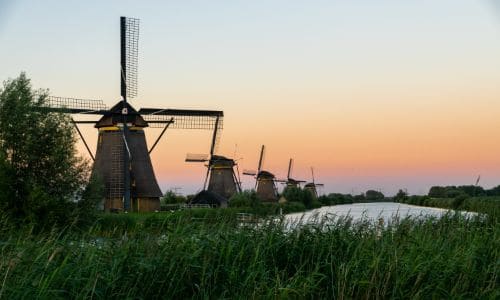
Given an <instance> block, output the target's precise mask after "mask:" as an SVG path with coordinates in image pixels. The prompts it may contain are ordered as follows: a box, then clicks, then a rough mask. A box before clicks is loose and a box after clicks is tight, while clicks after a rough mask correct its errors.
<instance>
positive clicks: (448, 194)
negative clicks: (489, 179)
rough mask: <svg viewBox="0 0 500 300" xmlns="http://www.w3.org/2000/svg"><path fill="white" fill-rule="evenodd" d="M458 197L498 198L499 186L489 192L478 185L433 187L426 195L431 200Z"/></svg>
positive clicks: (499, 193) (499, 194)
mask: <svg viewBox="0 0 500 300" xmlns="http://www.w3.org/2000/svg"><path fill="white" fill-rule="evenodd" d="M460 195H465V196H469V197H480V196H481V197H484V196H500V185H498V186H496V187H494V188H491V189H489V190H488V189H484V188H483V187H481V186H478V185H460V186H454V185H449V186H433V187H431V188H430V189H429V193H428V196H429V197H433V198H456V197H458V196H460Z"/></svg>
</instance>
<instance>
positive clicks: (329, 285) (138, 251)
mask: <svg viewBox="0 0 500 300" xmlns="http://www.w3.org/2000/svg"><path fill="white" fill-rule="evenodd" d="M173 216H175V217H173ZM120 217H121V216H120ZM120 217H117V218H120ZM126 217H128V218H132V219H133V218H135V219H136V221H135V223H134V225H133V226H132V225H130V224H131V223H129V221H120V222H122V223H125V224H128V225H127V226H124V225H123V224H122V223H120V222H117V224H115V225H116V226H112V225H110V224H107V225H103V224H98V223H97V224H95V226H93V227H92V228H89V229H88V230H85V231H79V232H78V231H75V230H66V231H64V232H63V233H61V232H60V231H56V230H54V231H52V232H48V233H47V232H46V233H43V234H42V233H39V234H37V233H35V232H36V231H32V230H30V229H29V228H24V229H22V230H19V229H14V228H9V227H8V226H0V254H1V255H0V298H5V299H17V298H35V297H36V298H41V299H63V298H64V299H67V298H90V297H93V298H99V299H108V298H186V297H195V298H339V299H345V298H347V299H350V298H358V299H359V298H417V299H418V298H420V299H428V298H478V299H479V298H480V299H485V298H490V299H494V298H497V299H498V297H500V289H499V270H500V255H499V254H500V253H499V251H500V226H499V225H498V222H497V220H498V219H497V218H492V217H490V216H484V215H483V216H477V217H474V218H469V219H467V218H465V217H463V216H461V215H459V214H448V215H446V216H444V217H442V218H439V219H436V218H427V219H409V218H406V219H401V220H393V221H392V222H390V223H389V224H387V225H386V226H380V225H376V224H372V223H369V222H368V221H362V222H357V223H354V222H353V221H352V220H350V219H345V218H344V219H335V220H331V222H329V223H320V224H317V225H313V226H297V227H292V228H290V227H289V226H287V225H286V224H284V223H283V222H281V221H278V220H276V221H272V220H269V221H268V222H262V223H260V224H259V225H250V226H241V225H238V224H237V223H235V222H234V219H232V217H231V216H225V215H223V214H219V215H215V216H211V217H207V219H209V218H212V219H211V221H207V219H205V220H202V222H198V221H196V220H195V221H193V219H192V216H186V215H184V216H179V215H175V214H171V216H170V217H158V216H155V215H152V216H148V217H146V218H144V219H143V220H139V221H138V220H137V219H140V218H138V217H137V216H126ZM154 218H155V219H154ZM153 219H154V221H153ZM148 220H149V221H148ZM155 222H156V223H155ZM0 225H2V224H0Z"/></svg>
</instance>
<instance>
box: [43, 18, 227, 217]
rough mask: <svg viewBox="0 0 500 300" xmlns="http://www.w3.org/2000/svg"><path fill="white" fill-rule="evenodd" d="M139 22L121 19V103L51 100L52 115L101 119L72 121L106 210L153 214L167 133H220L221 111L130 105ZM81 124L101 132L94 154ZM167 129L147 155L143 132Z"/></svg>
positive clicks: (156, 203)
mask: <svg viewBox="0 0 500 300" xmlns="http://www.w3.org/2000/svg"><path fill="white" fill-rule="evenodd" d="M138 39H139V20H138V19H133V18H126V17H121V18H120V49H121V55H120V83H121V86H120V91H121V96H122V100H120V101H119V102H118V103H116V104H115V105H114V106H113V107H112V108H110V109H107V107H106V106H105V105H104V103H103V102H102V101H100V100H82V99H74V98H60V97H48V98H47V102H46V106H47V107H48V111H52V112H63V113H68V114H85V115H101V116H102V117H101V118H100V120H98V121H73V124H74V125H75V128H76V130H77V131H78V134H80V137H81V138H82V141H83V143H84V144H85V147H86V148H87V150H88V151H89V154H90V157H91V158H92V159H93V160H94V166H93V170H92V173H93V175H95V176H98V177H100V178H101V179H102V181H103V183H104V186H105V201H104V203H103V208H104V210H105V211H114V210H116V211H121V210H125V211H154V210H158V209H159V208H160V200H159V199H160V197H161V196H162V192H161V190H160V188H159V186H158V182H157V180H156V178H155V175H154V171H153V166H152V163H151V158H150V153H151V152H152V151H153V149H154V148H155V146H156V145H157V143H158V142H159V140H160V139H161V137H162V136H163V134H164V133H165V131H166V130H167V128H174V129H208V130H215V131H217V130H221V129H222V118H223V115H224V114H223V112H222V111H207V110H183V109H164V108H142V109H140V110H138V111H137V110H135V109H134V108H133V107H132V106H131V105H130V103H129V102H128V100H129V98H132V97H135V96H137V60H138ZM77 124H94V125H95V127H96V128H97V129H98V131H99V136H98V142H97V151H96V154H95V158H94V155H93V154H92V152H91V151H90V148H89V147H88V145H87V142H86V141H85V139H84V138H83V135H82V134H81V132H80V130H79V129H78V126H77ZM150 125H151V126H155V125H156V126H157V127H163V131H162V132H161V134H160V135H159V137H158V138H157V140H156V141H155V143H154V144H153V146H152V147H151V148H150V149H149V150H148V147H147V143H146V137H145V135H144V128H145V127H148V126H150Z"/></svg>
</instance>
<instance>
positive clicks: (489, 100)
mask: <svg viewBox="0 0 500 300" xmlns="http://www.w3.org/2000/svg"><path fill="white" fill-rule="evenodd" d="M373 2H375V1H318V2H314V4H313V3H312V2H308V1H252V2H248V1H220V2H217V3H215V2H212V1H210V2H202V1H199V2H198V1H194V2H189V3H188V2H187V1H169V2H167V3H164V2H163V1H148V2H141V3H139V2H137V3H136V2H132V1H106V3H101V2H99V1H85V2H61V1H43V3H42V1H28V0H21V1H9V0H7V1H5V2H1V3H0V44H1V45H2V47H0V79H2V80H7V79H8V78H14V77H16V76H18V75H19V74H20V72H22V71H25V72H26V73H27V76H28V77H29V78H31V80H32V83H33V86H34V87H35V88H49V89H50V93H51V94H52V95H55V96H63V97H74V98H83V99H103V100H104V102H105V103H106V104H107V105H108V106H112V105H114V104H115V103H116V102H117V101H118V100H120V97H119V72H118V70H119V23H118V20H119V17H120V16H121V15H125V16H130V17H137V18H139V19H140V20H141V25H140V26H141V27H140V41H139V95H138V97H137V98H134V99H131V100H130V102H131V104H132V105H133V106H134V107H135V108H136V109H139V108H141V107H161V108H190V109H216V110H223V111H224V114H225V117H224V130H223V132H222V139H221V143H220V146H219V152H218V153H220V154H222V155H226V156H229V157H232V158H235V159H237V160H238V165H239V170H240V172H241V171H242V170H243V169H256V168H257V162H258V156H259V151H260V147H261V145H266V148H267V149H266V151H267V152H266V158H265V163H264V169H266V170H268V171H270V172H272V173H274V174H276V175H277V177H278V178H284V177H286V171H287V165H288V160H289V158H294V161H295V166H294V170H293V171H294V172H293V177H294V178H297V179H303V180H307V181H310V180H311V175H310V168H311V167H314V170H315V175H316V181H317V182H319V183H324V184H325V187H324V188H323V193H329V192H341V193H362V192H365V191H366V190H368V189H375V190H380V191H382V192H384V193H385V194H386V195H388V196H390V195H394V194H395V193H396V192H397V191H398V189H407V190H408V192H409V193H411V194H424V193H427V191H428V190H429V188H430V187H431V186H433V185H466V184H474V183H475V181H476V179H477V177H478V176H479V175H481V181H480V183H479V184H480V185H482V186H484V187H486V188H491V187H493V186H496V185H500V139H499V138H498V137H499V136H500V120H499V118H498V112H499V111H500V9H499V7H500V5H495V3H494V1H465V0H464V1H456V0H455V1H452V0H447V1H439V3H438V1H405V2H404V3H403V2H395V1H377V3H376V4H375V3H373ZM94 119H97V117H95V118H94ZM82 131H83V133H84V135H85V137H86V139H87V140H88V142H89V143H90V146H91V149H93V150H94V151H95V145H96V139H97V130H96V129H95V128H93V127H92V126H91V125H84V126H82ZM160 132H161V129H153V128H148V129H146V133H147V140H148V144H149V145H151V144H152V143H153V142H154V140H155V139H156V137H157V136H158V135H159V134H160ZM211 134H212V133H211V132H210V131H197V130H167V132H166V136H165V138H164V139H162V140H161V141H160V143H159V145H158V147H157V148H156V149H155V150H154V152H153V154H152V156H151V157H152V162H153V166H154V169H155V173H156V176H157V178H158V181H159V184H160V186H161V188H162V190H163V191H166V190H167V189H170V188H174V187H180V188H181V190H180V192H181V193H184V194H191V193H194V192H196V191H198V190H200V189H201V187H202V185H203V181H204V176H205V172H206V168H205V166H204V165H203V164H202V163H197V164H196V163H186V162H184V159H185V156H186V153H208V152H209V148H210V141H211ZM78 149H79V150H80V152H81V153H82V155H83V156H84V157H88V155H87V153H86V151H85V149H84V147H83V145H82V143H81V142H79V143H78ZM241 177H242V179H243V188H244V189H250V188H253V183H254V179H252V178H250V177H248V176H243V175H241Z"/></svg>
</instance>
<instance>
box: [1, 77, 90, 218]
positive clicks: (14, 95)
mask: <svg viewBox="0 0 500 300" xmlns="http://www.w3.org/2000/svg"><path fill="white" fill-rule="evenodd" d="M46 95H47V93H46V91H43V90H40V91H37V92H36V93H35V92H34V91H33V89H32V87H31V83H30V80H29V79H28V78H27V77H26V75H25V74H24V73H22V74H21V75H20V76H19V77H18V78H16V79H13V80H8V81H6V82H4V86H3V89H0V158H2V166H0V167H1V168H2V169H3V171H1V172H0V173H4V176H7V177H9V179H8V181H9V182H10V183H9V188H8V190H9V193H10V196H9V198H8V199H3V200H2V204H1V206H0V207H2V209H3V210H4V212H8V213H9V214H10V215H11V216H12V217H13V218H15V219H16V218H17V219H18V220H27V221H30V222H32V223H44V222H47V224H64V223H66V222H69V219H70V218H71V217H72V216H74V213H75V211H76V210H77V202H78V200H88V199H89V197H90V195H89V194H88V193H87V194H85V193H84V191H85V187H86V184H87V179H88V175H89V167H88V163H87V162H86V161H84V160H83V159H82V158H80V157H79V156H78V155H77V151H76V148H75V133H74V129H73V125H72V123H71V119H70V117H69V116H68V115H65V114H62V113H54V112H50V111H48V110H47V109H46V108H45V106H44V104H45V101H46V97H47V96H46ZM5 174H7V175H5ZM84 196H85V197H84ZM4 198H5V197H4ZM94 198H95V197H94ZM94 200H95V199H94ZM89 201H90V200H89Z"/></svg>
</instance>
